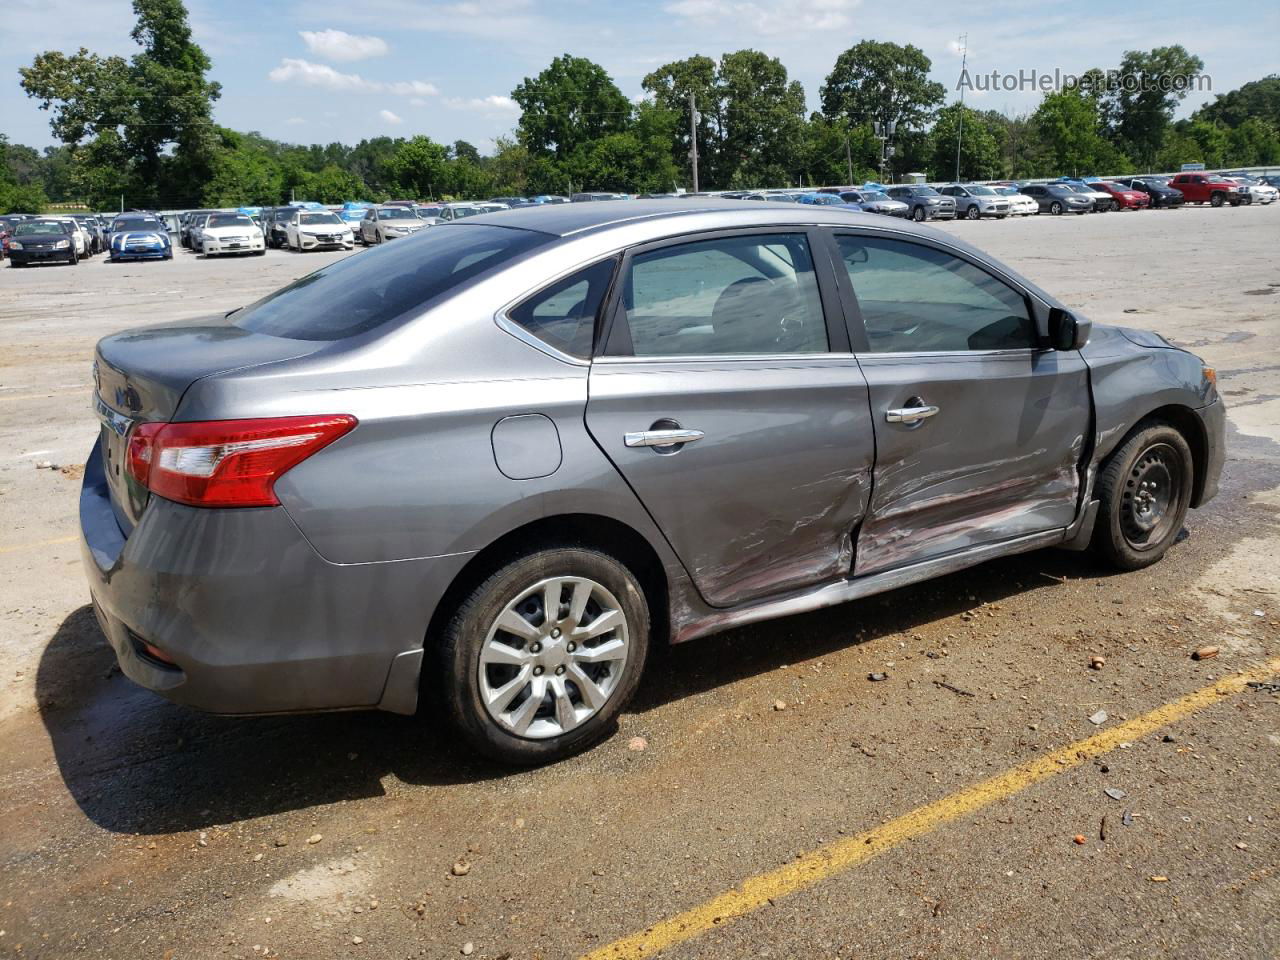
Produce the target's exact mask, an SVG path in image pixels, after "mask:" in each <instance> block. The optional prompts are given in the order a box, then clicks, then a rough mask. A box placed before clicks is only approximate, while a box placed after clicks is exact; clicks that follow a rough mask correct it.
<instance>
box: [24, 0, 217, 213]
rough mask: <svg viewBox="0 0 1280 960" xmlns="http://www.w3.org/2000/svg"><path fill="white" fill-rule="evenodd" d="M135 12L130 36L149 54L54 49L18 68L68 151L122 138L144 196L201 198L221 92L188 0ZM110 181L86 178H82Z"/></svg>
mask: <svg viewBox="0 0 1280 960" xmlns="http://www.w3.org/2000/svg"><path fill="white" fill-rule="evenodd" d="M133 11H134V14H135V15H136V17H137V22H136V24H135V26H134V28H133V31H132V33H131V34H130V35H131V36H132V38H133V40H134V41H135V42H136V43H138V44H139V45H140V46H141V47H142V50H141V52H139V53H138V54H136V55H135V56H134V57H133V59H132V60H131V61H129V62H126V61H125V60H124V59H123V58H121V57H105V58H104V57H100V56H98V55H96V54H93V53H90V52H89V51H88V50H86V49H85V48H83V47H82V48H80V50H79V51H77V52H76V53H74V54H72V55H70V56H68V55H66V54H64V53H61V52H58V51H46V52H44V53H41V54H39V55H38V56H36V57H35V59H34V60H33V61H32V63H31V66H29V67H22V68H20V69H19V71H18V72H19V74H20V75H21V77H22V88H23V89H24V90H25V91H26V93H27V95H28V96H30V97H32V98H34V99H35V100H37V101H38V102H39V104H40V109H42V110H48V111H51V112H52V118H51V120H50V125H51V127H52V129H53V132H54V135H55V136H57V137H58V139H59V140H61V141H62V142H63V143H64V144H66V145H68V146H71V147H73V148H74V147H79V146H80V145H81V144H82V143H84V142H85V141H86V140H89V141H97V140H99V139H101V138H103V137H104V136H106V135H108V134H115V135H116V136H117V137H118V143H119V144H120V145H121V149H122V150H123V154H124V157H125V158H126V160H127V162H128V164H129V167H130V171H129V172H130V174H131V175H130V177H129V182H130V183H131V184H132V186H133V189H134V190H135V191H137V192H139V193H140V194H141V196H139V197H138V199H140V200H142V199H145V200H148V201H150V202H151V203H155V202H157V201H158V200H160V199H161V198H163V199H168V200H178V199H181V200H186V199H188V198H189V199H194V198H195V197H197V196H198V194H199V186H200V184H201V183H202V182H203V180H204V179H207V176H208V174H209V164H210V163H211V162H212V159H213V155H214V153H215V151H216V150H217V148H218V137H217V134H216V131H215V130H214V128H213V125H212V110H213V101H214V100H216V99H217V98H218V96H219V94H220V88H219V86H218V84H216V83H214V82H211V81H209V80H207V79H206V77H205V74H206V73H207V72H208V70H209V68H210V66H211V64H210V61H209V58H208V57H207V56H206V55H205V53H204V51H203V50H202V49H201V48H200V47H199V45H197V44H196V43H194V42H193V41H192V39H191V28H190V26H189V25H188V23H187V11H186V8H185V6H183V4H182V2H181V0H133ZM109 143H110V145H111V146H112V148H113V149H114V147H115V145H116V141H109ZM107 152H108V151H107V150H106V149H105V147H104V148H103V149H102V150H98V151H90V158H92V157H93V156H96V155H101V154H104V153H107ZM81 166H83V163H81ZM104 176H110V174H109V172H108V171H93V172H90V171H84V172H83V174H82V177H81V179H82V180H87V181H94V182H96V181H98V180H100V179H102V178H103V177H104Z"/></svg>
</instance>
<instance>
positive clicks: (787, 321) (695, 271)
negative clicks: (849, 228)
mask: <svg viewBox="0 0 1280 960" xmlns="http://www.w3.org/2000/svg"><path fill="white" fill-rule="evenodd" d="M623 303H624V307H625V309H626V320H627V327H628V329H629V332H630V335H631V342H632V349H633V351H634V354H635V356H637V357H654V356H680V355H686V356H687V355H693V356H723V355H733V354H775V353H825V352H826V351H827V350H828V349H829V347H828V343H827V329H826V324H825V322H824V319H823V313H822V301H821V299H820V297H819V294H818V282H817V278H816V277H815V275H814V270H813V260H812V258H811V257H810V255H809V244H808V241H807V240H806V238H805V237H804V236H803V235H801V234H768V235H761V236H736V237H724V238H721V239H716V240H704V241H699V242H695V243H687V244H681V245H679V246H675V247H663V248H661V249H658V250H654V251H652V252H650V253H643V254H639V255H637V256H636V257H635V258H634V259H633V260H632V261H631V264H630V269H629V272H628V276H627V278H626V286H625V288H624V290H623Z"/></svg>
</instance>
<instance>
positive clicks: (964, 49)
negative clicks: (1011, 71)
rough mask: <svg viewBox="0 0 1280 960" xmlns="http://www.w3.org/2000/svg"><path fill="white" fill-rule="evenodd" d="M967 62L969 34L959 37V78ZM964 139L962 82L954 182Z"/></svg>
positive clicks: (957, 174) (957, 179)
mask: <svg viewBox="0 0 1280 960" xmlns="http://www.w3.org/2000/svg"><path fill="white" fill-rule="evenodd" d="M968 62H969V35H968V34H967V33H966V34H965V35H964V36H962V37H960V79H961V80H962V81H963V80H964V70H965V66H966V64H968ZM963 139H964V84H963V83H961V84H960V127H959V129H958V130H957V131H956V182H957V183H958V182H959V181H960V143H961V142H962V141H963Z"/></svg>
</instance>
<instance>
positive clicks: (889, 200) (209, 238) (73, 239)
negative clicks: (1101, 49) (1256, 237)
mask: <svg viewBox="0 0 1280 960" xmlns="http://www.w3.org/2000/svg"><path fill="white" fill-rule="evenodd" d="M1278 188H1280V176H1270V177H1251V176H1248V175H1246V174H1244V173H1235V174H1218V173H1207V172H1203V171H1189V172H1184V173H1180V174H1177V175H1173V176H1152V175H1143V176H1135V177H1118V178H1113V179H1111V180H1103V179H1100V178H1086V179H1078V178H1071V177H1061V178H1059V179H1058V180H1055V181H1052V182H1048V183H1031V182H1028V181H997V182H994V183H982V184H979V183H952V184H946V185H943V186H940V187H933V186H928V185H926V184H897V185H892V186H885V185H883V184H879V183H866V184H862V185H860V186H845V187H822V188H819V189H817V190H809V191H796V190H786V189H781V190H740V191H723V192H716V193H682V194H675V193H644V194H640V195H639V198H641V199H655V198H664V197H665V198H671V199H680V198H686V197H711V196H715V197H721V198H724V199H734V200H748V201H752V200H754V201H765V202H777V203H802V204H814V205H821V206H838V207H841V208H843V209H846V210H859V211H865V212H869V213H876V214H882V215H885V216H893V217H906V218H910V219H912V220H915V221H917V222H921V221H925V220H950V219H966V220H980V219H983V218H985V217H992V218H996V219H1004V218H1007V217H1017V216H1030V215H1032V214H1038V213H1044V214H1049V215H1051V216H1060V215H1062V214H1067V213H1074V214H1085V213H1096V212H1102V211H1119V210H1145V209H1150V208H1169V207H1178V206H1181V205H1182V204H1184V203H1196V204H1208V205H1210V206H1214V207H1221V206H1233V207H1235V206H1247V205H1250V204H1254V203H1258V204H1270V203H1274V202H1275V201H1276V200H1277V199H1278V198H1280V189H1278ZM629 198H630V197H629V195H627V194H619V193H575V194H573V195H571V196H567V197H566V196H553V195H541V196H536V197H494V198H492V199H490V200H487V201H470V202H460V203H417V202H415V201H412V200H390V201H387V202H386V203H382V204H372V203H367V202H362V201H351V202H348V203H345V204H343V205H342V206H341V207H340V208H336V209H335V208H331V207H325V206H323V205H321V204H318V203H310V202H304V203H293V204H289V205H287V206H283V207H245V208H241V209H240V210H234V211H228V210H211V209H209V210H188V211H185V212H182V213H180V214H168V215H165V217H162V216H161V215H159V214H155V213H149V212H145V211H131V212H128V213H121V214H116V215H111V214H91V213H77V214H69V215H65V216H64V215H43V216H33V215H29V214H12V215H9V216H6V217H0V257H6V256H7V257H8V258H9V259H10V262H11V263H12V265H13V266H24V265H26V264H27V263H33V262H39V261H46V260H48V261H59V260H60V261H64V262H67V263H72V264H75V263H79V261H80V260H81V259H84V258H87V257H92V256H95V255H97V254H99V253H107V254H108V256H109V257H110V259H112V260H132V259H165V260H168V259H171V258H172V257H173V240H172V239H171V236H170V234H171V233H173V234H176V235H177V238H178V244H179V245H180V246H182V247H185V248H187V249H189V250H191V251H193V252H195V253H198V254H202V255H204V256H206V257H214V256H223V255H229V254H232V255H234V254H247V255H254V256H263V255H264V254H265V253H266V252H267V249H268V248H276V249H280V248H286V249H289V250H295V251H298V252H304V251H309V250H322V249H331V250H353V249H354V248H355V245H356V244H357V243H359V244H361V245H363V246H375V245H377V244H381V243H386V242H387V241H389V240H394V239H396V238H398V237H404V236H409V235H411V234H414V233H416V232H418V231H419V230H422V229H423V228H425V227H429V226H433V225H435V224H440V223H449V222H451V221H454V220H460V219H464V218H466V217H473V216H477V215H479V214H484V213H493V212H495V211H498V210H506V209H510V208H513V207H526V206H537V205H545V204H558V203H571V202H592V201H602V200H625V199H629Z"/></svg>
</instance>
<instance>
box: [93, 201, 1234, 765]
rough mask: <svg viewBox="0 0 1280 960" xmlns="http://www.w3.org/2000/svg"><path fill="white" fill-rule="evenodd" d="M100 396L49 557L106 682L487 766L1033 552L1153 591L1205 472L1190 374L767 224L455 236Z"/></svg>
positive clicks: (790, 217)
mask: <svg viewBox="0 0 1280 960" xmlns="http://www.w3.org/2000/svg"><path fill="white" fill-rule="evenodd" d="M94 382H95V384H96V389H95V396H94V401H95V404H96V409H97V412H98V415H99V417H100V418H101V421H102V430H101V437H100V439H99V440H98V442H97V443H96V444H95V446H94V448H93V450H92V452H91V453H90V456H89V460H88V463H87V465H86V470H85V479H84V486H83V490H82V493H81V499H80V525H81V530H82V534H83V543H82V553H83V559H84V567H85V570H86V572H87V574H88V579H89V583H90V588H91V591H92V594H93V598H94V606H95V609H96V610H97V612H98V616H99V618H100V622H101V624H102V627H103V630H104V631H105V633H106V635H107V637H108V638H109V640H110V642H111V644H112V646H113V647H114V649H115V652H116V654H117V656H118V658H119V662H120V666H121V669H122V670H123V671H124V672H125V674H126V675H128V676H129V677H131V678H132V679H133V680H135V681H137V682H138V683H140V684H142V685H144V686H146V687H149V688H151V689H152V690H155V691H158V692H160V693H162V694H164V695H165V696H168V697H170V698H172V699H174V700H176V701H179V702H181V703H186V704H190V705H192V706H196V707H200V708H203V709H206V710H213V711H218V712H224V713H268V712H273V711H294V710H324V709H339V708H352V707H376V708H381V709H383V710H389V711H395V712H399V713H412V712H414V711H415V710H416V709H417V707H418V705H419V703H431V704H439V705H441V706H442V708H443V711H444V713H445V714H446V715H447V716H448V717H449V718H450V719H451V721H452V722H453V724H454V725H455V726H456V728H457V729H458V730H459V731H460V732H461V734H462V735H463V736H464V737H465V738H466V739H467V741H469V742H470V743H471V744H472V745H473V747H474V748H475V749H476V750H478V751H481V752H483V753H486V754H488V755H490V756H494V757H497V758H500V759H501V760H504V761H507V762H512V763H540V762H545V761H549V760H553V759H555V758H558V757H563V756H565V755H566V754H568V753H570V752H572V751H574V750H578V749H581V748H583V747H585V746H587V745H589V744H591V743H593V742H594V741H596V740H598V739H599V738H601V737H602V736H604V735H605V734H607V733H608V731H609V730H610V729H611V725H612V723H613V721H614V718H615V717H616V715H617V713H618V711H619V710H621V709H622V708H623V706H624V705H625V704H626V702H627V699H628V698H629V697H630V696H631V694H632V692H633V691H634V690H635V688H636V684H637V682H638V680H639V678H640V674H641V671H642V669H643V667H644V664H645V660H646V657H647V654H648V652H649V650H650V648H651V646H653V645H654V644H659V643H667V642H674V643H679V642H683V641H686V640H690V639H693V638H694V637H699V636H703V635H705V634H709V633H713V632H715V631H718V630H724V629H726V628H729V627H733V626H737V625H739V624H747V623H752V622H756V621H762V620H768V619H771V618H775V617H781V616H786V615H789V614H793V613H799V612H802V611H807V610H815V609H818V608H821V607H827V606H831V605H833V604H839V603H844V602H846V601H849V600H854V599H857V598H860V597H866V596H868V595H871V594H875V593H880V592H882V591H886V590H890V589H893V588H895V587H898V586H902V585H904V584H907V583H912V582H915V581H919V580H924V579H927V578H930V577H936V576H939V575H941V574H944V573H947V572H950V571H953V570H958V569H960V568H962V567H967V566H970V565H973V564H976V563H979V562H981V561H983V560H987V559H989V558H992V557H998V556H1003V555H1007V554H1015V553H1019V552H1022V551H1027V550H1033V549H1036V548H1040V547H1048V546H1065V547H1068V548H1071V549H1083V548H1085V547H1087V546H1089V545H1093V546H1094V547H1095V548H1096V549H1097V550H1098V552H1099V553H1100V554H1101V555H1102V556H1103V557H1105V558H1106V559H1108V560H1109V561H1110V562H1112V563H1113V564H1115V565H1116V566H1118V567H1120V568H1122V569H1135V568H1138V567H1143V566H1146V565H1148V564H1150V563H1154V562H1155V561H1157V560H1158V559H1160V557H1161V556H1162V555H1163V554H1164V553H1165V551H1166V550H1167V549H1168V548H1169V547H1170V545H1171V544H1172V543H1173V542H1174V540H1175V539H1176V538H1177V536H1178V534H1179V532H1180V530H1181V529H1182V525H1183V518H1184V516H1185V513H1186V511H1187V509H1188V507H1196V506H1199V505H1201V504H1203V503H1204V502H1205V501H1207V500H1208V499H1210V498H1211V497H1212V496H1213V495H1214V494H1215V492H1216V490H1217V485H1218V475H1219V472H1220V470H1221V467H1222V463H1223V456H1224V454H1223V428H1224V413H1223V404H1222V402H1221V401H1220V400H1219V398H1218V395H1217V392H1216V389H1215V377H1214V373H1213V371H1212V370H1210V369H1209V368H1207V367H1205V366H1204V365H1203V364H1202V363H1201V361H1200V360H1199V359H1198V358H1196V357H1195V356H1193V355H1192V354H1190V353H1187V352H1185V351H1183V350H1179V349H1175V348H1173V347H1171V346H1170V345H1169V344H1168V343H1167V342H1165V341H1164V340H1163V339H1161V338H1160V337H1158V336H1155V335H1153V334H1150V333H1143V332H1140V331H1135V330H1127V329H1122V328H1117V327H1092V328H1091V325H1090V323H1089V322H1088V321H1087V320H1085V319H1084V318H1082V317H1079V316H1074V315H1072V313H1070V312H1069V311H1068V310H1067V309H1066V308H1065V307H1064V306H1063V305H1062V304H1060V303H1059V302H1058V301H1056V300H1055V299H1054V298H1053V297H1052V296H1051V295H1049V294H1048V293H1046V292H1044V291H1043V290H1041V289H1039V288H1038V287H1036V286H1035V285H1034V284H1031V283H1029V282H1028V281H1026V280H1024V279H1022V278H1021V277H1019V276H1018V275H1017V274H1016V273H1014V272H1013V271H1011V270H1010V269H1009V268H1008V267H1006V266H1004V265H1002V264H1001V263H999V262H997V261H995V260H993V259H991V258H990V257H988V256H986V255H985V254H983V253H982V252H980V251H979V250H977V249H975V248H974V247H972V246H970V245H968V244H966V243H963V242H962V241H959V240H957V239H955V238H953V237H951V236H950V235H948V234H946V233H943V232H939V231H935V230H933V229H931V228H928V227H921V226H916V225H913V224H911V223H910V222H908V221H902V220H896V219H893V220H891V219H889V218H886V217H882V216H874V215H869V214H859V213H847V212H845V211H843V210H841V209H839V208H826V207H821V206H804V205H798V204H796V205H793V204H772V203H758V204H756V203H741V202H735V201H731V200H730V201H724V200H696V201H691V202H689V203H685V204H680V205H677V206H675V207H673V206H672V205H671V202H670V201H664V200H654V201H643V200H638V201H633V202H630V203H625V204H621V203H618V204H606V203H582V204H566V205H563V206H555V207H539V208H535V209H529V208H525V209H519V210H510V211H506V212H503V213H499V214H493V215H488V216H480V217H473V218H468V219H467V220H465V221H463V222H461V223H455V224H445V225H443V226H440V227H436V228H432V229H430V230H423V231H422V232H421V233H420V234H419V235H417V236H415V237H412V238H409V239H406V240H403V241H401V242H399V243H395V244H391V245H388V246H384V247H382V248H380V249H378V250H376V251H373V252H370V253H368V254H364V255H361V256H357V257H350V258H347V259H344V260H341V261H339V262H335V263H332V264H329V265H327V266H325V267H322V268H321V269H320V270H318V271H316V272H315V273H313V274H311V275H309V276H307V277H304V278H302V279H300V280H297V281H295V282H293V283H292V284H290V285H289V286H287V287H284V288H283V289H282V290H279V291H278V292H276V293H273V294H271V295H269V296H267V297H264V298H263V299H261V300H259V301H258V302H256V303H254V304H251V305H249V306H246V307H244V308H242V309H240V310H237V311H234V312H232V313H230V314H229V315H227V316H225V317H223V316H221V315H219V316H215V317H211V318H210V319H208V320H204V321H200V322H187V323H182V324H177V325H172V324H170V325H162V326H155V327H143V328H139V329H135V330H131V331H127V332H125V333H122V334H116V335H114V336H110V337H107V338H105V339H103V340H102V341H101V342H100V343H99V344H98V347H97V351H96V359H95V364H94ZM855 615H856V611H851V613H850V616H855Z"/></svg>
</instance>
